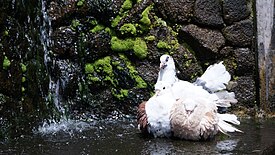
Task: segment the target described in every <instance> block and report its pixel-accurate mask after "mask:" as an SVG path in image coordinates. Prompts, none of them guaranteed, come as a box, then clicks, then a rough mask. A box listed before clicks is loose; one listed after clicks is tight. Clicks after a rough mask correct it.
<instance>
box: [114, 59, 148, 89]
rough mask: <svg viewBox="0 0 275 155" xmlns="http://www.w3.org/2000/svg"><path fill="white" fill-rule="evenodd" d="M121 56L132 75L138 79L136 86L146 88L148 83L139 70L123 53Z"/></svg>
mask: <svg viewBox="0 0 275 155" xmlns="http://www.w3.org/2000/svg"><path fill="white" fill-rule="evenodd" d="M119 58H120V59H122V60H123V61H124V62H125V64H126V66H127V68H128V70H129V73H130V76H131V77H132V78H133V79H134V80H135V81H136V88H146V87H147V83H146V82H145V81H144V80H143V79H142V78H141V77H140V76H139V75H138V72H137V70H136V69H135V67H134V66H132V65H131V62H130V61H129V60H128V59H127V57H125V56H124V55H123V54H120V55H119Z"/></svg>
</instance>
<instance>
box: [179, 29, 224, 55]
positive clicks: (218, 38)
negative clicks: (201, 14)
mask: <svg viewBox="0 0 275 155" xmlns="http://www.w3.org/2000/svg"><path fill="white" fill-rule="evenodd" d="M179 37H180V38H181V39H182V40H184V41H185V42H186V43H187V44H189V45H190V46H191V47H192V48H193V49H194V51H195V52H196V55H197V57H198V58H199V60H209V59H214V58H215V57H216V53H218V51H219V49H220V48H221V47H222V46H224V44H225V39H224V37H223V35H222V33H221V32H220V31H218V30H211V29H206V28H201V27H198V26H196V25H193V24H190V25H187V26H183V27H182V28H181V29H180V34H179Z"/></svg>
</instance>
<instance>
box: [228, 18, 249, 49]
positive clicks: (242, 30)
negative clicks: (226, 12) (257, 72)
mask: <svg viewBox="0 0 275 155" xmlns="http://www.w3.org/2000/svg"><path fill="white" fill-rule="evenodd" d="M223 34H224V37H225V38H226V40H228V41H229V42H230V43H231V44H232V45H235V46H240V47H244V46H251V44H252V39H253V22H252V21H251V20H250V19H247V20H243V21H240V22H237V23H234V24H233V25H231V26H228V27H225V28H224V29H223Z"/></svg>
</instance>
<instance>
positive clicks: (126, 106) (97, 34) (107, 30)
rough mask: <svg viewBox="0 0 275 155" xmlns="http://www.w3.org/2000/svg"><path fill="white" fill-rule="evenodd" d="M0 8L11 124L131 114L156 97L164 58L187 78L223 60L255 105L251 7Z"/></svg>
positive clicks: (1, 91)
mask: <svg viewBox="0 0 275 155" xmlns="http://www.w3.org/2000/svg"><path fill="white" fill-rule="evenodd" d="M31 2H33V3H31ZM1 4H3V5H0V11H1V12H2V13H1V14H0V34H1V36H0V50H1V51H0V85H1V87H0V113H1V114H3V115H1V118H3V119H1V120H4V121H5V122H6V123H5V124H10V125H12V124H16V122H17V120H18V119H19V120H20V118H21V119H22V118H24V120H26V121H31V122H39V121H40V119H41V120H42V119H44V118H47V117H50V116H53V118H58V117H59V115H62V114H64V112H63V113H62V110H60V109H65V111H66V112H67V113H68V114H72V115H70V117H77V118H78V117H84V116H83V115H86V114H87V113H89V114H87V117H89V116H92V115H93V116H97V117H107V116H109V115H114V114H117V113H125V114H134V113H135V108H136V106H137V105H138V104H139V103H140V102H142V101H144V100H148V99H149V98H150V96H151V95H152V94H153V93H154V90H153V89H154V83H155V82H156V80H157V74H158V70H159V57H160V56H161V55H162V54H165V53H169V54H171V55H172V56H173V57H174V59H175V62H176V66H177V69H178V77H179V78H180V79H183V80H188V81H193V80H195V79H196V78H197V77H198V76H200V75H201V74H202V73H203V71H204V70H205V69H206V68H207V67H208V66H209V65H210V64H213V63H215V62H218V61H224V64H225V65H226V66H227V68H228V69H229V71H230V73H231V74H232V77H233V79H234V80H233V81H234V82H235V83H236V85H235V87H232V90H234V91H237V92H236V93H237V98H238V99H239V103H238V104H239V105H242V106H245V107H251V106H253V105H254V103H255V102H254V101H255V100H256V96H255V94H256V92H255V91H256V89H255V88H256V84H255V81H256V80H255V79H254V77H255V65H254V64H256V63H255V61H256V60H255V55H256V54H255V51H254V50H253V49H252V43H251V42H252V38H253V37H254V36H253V35H254V34H253V20H252V19H250V18H249V17H252V16H251V12H250V11H249V10H250V9H251V8H249V7H250V6H248V4H247V1H245V0H240V1H233V0H224V1H223V2H222V3H221V2H220V1H218V0H210V1H206V0H196V1H195V0H174V1H167V0H143V1H139V0H87V1H82V0H78V1H77V0H69V1H56V0H51V1H42V0H40V1H30V2H29V1H28V2H24V1H16V2H15V3H13V2H10V1H9V0H4V1H3V3H1ZM26 17H27V18H26ZM56 114H59V115H56ZM25 117H26V118H27V119H25ZM1 120H0V121H1ZM22 120H23V119H22ZM1 123H2V122H0V124H1ZM22 124H26V123H25V121H22V122H20V123H19V127H18V128H20V126H21V125H22ZM27 124H28V123H27ZM6 129H7V130H5V131H2V130H1V131H0V135H1V132H2V133H5V132H6V131H9V128H8V127H7V128H6Z"/></svg>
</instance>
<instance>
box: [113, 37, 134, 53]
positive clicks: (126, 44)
mask: <svg viewBox="0 0 275 155" xmlns="http://www.w3.org/2000/svg"><path fill="white" fill-rule="evenodd" d="M133 46H134V41H133V39H126V40H121V39H119V38H117V37H115V36H114V37H112V39H111V49H112V50H113V51H117V52H124V51H128V50H131V49H132V48H133Z"/></svg>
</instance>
